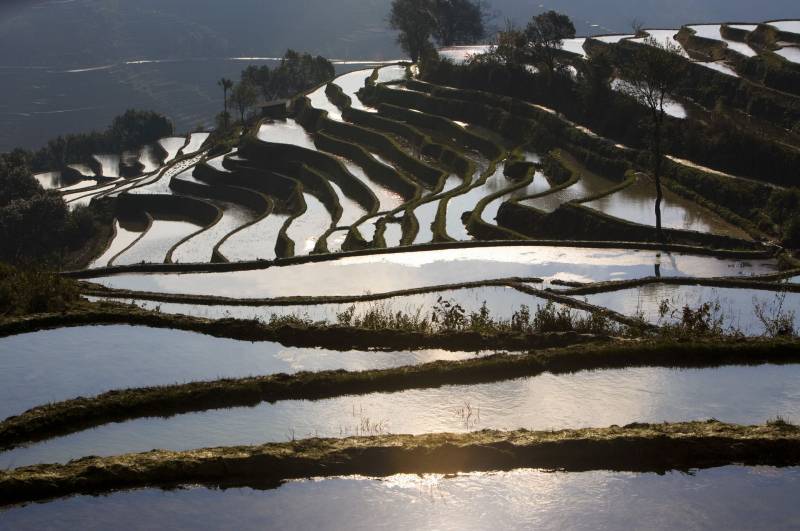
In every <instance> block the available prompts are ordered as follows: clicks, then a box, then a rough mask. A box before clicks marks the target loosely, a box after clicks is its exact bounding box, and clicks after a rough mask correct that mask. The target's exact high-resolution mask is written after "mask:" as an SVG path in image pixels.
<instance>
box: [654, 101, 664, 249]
mask: <svg viewBox="0 0 800 531" xmlns="http://www.w3.org/2000/svg"><path fill="white" fill-rule="evenodd" d="M661 124H662V118H661V117H660V116H659V117H657V118H656V120H655V122H654V124H653V179H654V180H655V183H656V238H658V241H659V242H661V243H664V242H665V241H666V240H665V238H664V231H663V229H662V228H661V202H662V201H663V199H664V193H663V191H662V190H661V162H662V155H661Z"/></svg>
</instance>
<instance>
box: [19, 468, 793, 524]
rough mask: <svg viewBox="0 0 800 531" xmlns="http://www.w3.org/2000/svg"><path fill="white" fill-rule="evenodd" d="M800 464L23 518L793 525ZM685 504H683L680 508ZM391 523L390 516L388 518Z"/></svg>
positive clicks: (84, 508) (69, 508) (190, 497)
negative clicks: (677, 508) (780, 467)
mask: <svg viewBox="0 0 800 531" xmlns="http://www.w3.org/2000/svg"><path fill="white" fill-rule="evenodd" d="M798 488H800V470H798V469H797V468H796V467H794V468H782V469H777V468H767V467H758V468H745V467H739V466H727V467H722V468H714V469H710V470H698V471H695V472H693V473H692V474H684V473H681V472H667V473H666V474H634V473H630V472H606V471H594V472H579V473H578V472H573V473H563V472H546V471H541V470H530V469H521V470H514V471H511V472H499V473H472V474H457V475H455V476H444V475H441V474H426V475H424V476H419V475H413V474H401V475H396V476H390V477H387V478H384V479H372V478H364V477H346V478H330V479H319V478H317V479H311V480H303V481H291V482H288V483H285V484H284V485H282V486H281V487H279V488H277V489H271V490H253V489H250V488H240V489H226V490H218V489H206V488H199V487H193V488H188V489H182V490H173V491H161V490H156V489H145V490H136V491H129V492H118V493H114V494H109V495H105V496H100V497H92V496H76V497H73V498H68V499H62V500H56V501H52V502H49V503H46V504H32V505H28V506H26V507H16V508H13V509H10V510H8V511H7V512H5V513H4V514H3V518H4V519H5V520H6V521H7V522H8V523H9V524H10V526H11V527H12V528H14V529H43V528H56V529H59V527H58V526H59V525H61V527H60V528H61V529H69V528H70V524H71V523H73V522H80V523H81V527H82V528H83V529H87V530H93V529H110V528H115V527H119V526H120V525H122V526H123V527H125V526H127V525H129V524H131V525H133V523H134V522H135V526H137V527H143V528H148V529H150V528H154V529H155V528H163V527H168V528H177V527H181V528H183V527H186V528H194V529H197V528H209V529H241V530H243V531H247V530H256V529H257V530H261V529H263V528H264V523H265V522H269V524H270V526H274V528H276V529H289V530H295V529H297V530H299V529H380V528H385V527H391V528H394V529H440V530H459V531H469V530H478V529H586V530H589V529H591V530H596V529H626V528H630V527H631V522H647V524H646V527H647V528H649V529H659V530H661V529H684V528H693V527H697V526H701V527H705V526H708V527H711V528H716V529H761V528H772V529H777V528H781V529H788V528H791V527H793V526H794V524H795V523H796V522H797V520H798V518H800V510H799V509H798V506H797V503H796V493H797V490H798ZM676 507H680V510H675V508H676ZM389 523H390V525H387V524H389Z"/></svg>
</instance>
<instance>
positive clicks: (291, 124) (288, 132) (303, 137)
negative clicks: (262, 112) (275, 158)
mask: <svg viewBox="0 0 800 531" xmlns="http://www.w3.org/2000/svg"><path fill="white" fill-rule="evenodd" d="M258 139H259V140H263V141H265V142H275V143H278V144H292V145H295V146H300V147H304V148H306V149H311V150H316V149H317V148H316V146H314V142H313V141H312V140H311V137H310V136H308V133H306V131H305V129H303V126H301V125H300V124H298V123H297V122H295V121H294V120H286V121H285V122H283V121H278V122H269V123H265V124H263V125H262V126H261V127H260V128H259V130H258Z"/></svg>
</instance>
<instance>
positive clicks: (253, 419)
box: [0, 354, 800, 467]
mask: <svg viewBox="0 0 800 531" xmlns="http://www.w3.org/2000/svg"><path fill="white" fill-rule="evenodd" d="M467 356H473V355H470V354H467ZM799 378H800V367H798V366H796V365H795V366H791V367H775V366H758V367H724V368H720V369H701V370H672V369H657V368H643V369H624V370H610V371H591V372H579V373H574V374H567V375H552V374H543V375H540V376H536V377H532V378H521V379H517V380H510V381H503V382H498V383H492V384H482V385H465V386H462V385H458V386H446V387H441V388H437V389H411V390H406V391H401V392H393V393H371V394H366V395H362V396H343V397H337V398H332V399H323V400H317V401H305V400H302V401H301V400H285V401H279V402H276V403H274V404H269V403H264V404H259V405H257V406H255V407H245V408H231V409H224V410H209V411H204V412H198V413H189V414H184V415H177V416H174V417H171V418H167V419H159V418H143V419H136V420H131V421H127V422H122V423H115V424H108V425H104V426H100V427H98V428H95V429H93V430H91V431H88V432H79V433H77V434H74V435H68V436H65V437H59V438H55V439H51V440H49V441H46V442H43V443H37V444H33V445H31V446H29V447H26V448H18V449H15V450H11V451H8V452H3V453H0V467H17V466H24V465H25V464H30V463H37V462H42V461H44V460H48V459H49V460H51V461H56V462H66V461H68V460H70V459H74V458H77V457H82V456H86V455H101V456H102V455H106V456H110V455H121V454H127V453H135V452H144V451H148V450H150V449H152V448H162V449H167V450H189V449H192V448H211V447H218V446H241V445H252V444H261V443H264V442H271V441H275V442H282V441H287V440H291V439H292V438H293V437H297V438H301V439H304V438H311V437H333V438H340V437H350V436H354V435H380V434H383V433H397V434H423V433H466V432H470V431H475V430H480V429H502V430H508V429H516V428H517V427H520V426H524V427H526V428H529V429H533V430H549V429H553V428H555V427H558V428H562V429H563V428H573V427H575V428H578V427H590V426H610V425H612V424H616V425H625V424H629V423H631V422H635V421H638V422H656V423H657V422H663V421H676V420H687V419H698V420H704V419H708V418H716V419H719V420H723V421H727V422H735V423H740V424H745V425H747V424H752V423H757V422H760V421H761V419H764V418H769V417H770V416H771V415H775V412H776V411H777V412H778V413H779V414H781V415H782V416H783V417H784V418H787V420H789V421H792V422H799V421H800V415H798V414H797V412H798V411H799V410H798V406H800V402H799V401H800V396H799V395H798V393H797V391H798V386H797V381H798V379H799ZM731 389H736V390H737V402H736V404H733V403H732V402H731V401H729V400H726V398H727V397H728V396H729V393H730V390H731Z"/></svg>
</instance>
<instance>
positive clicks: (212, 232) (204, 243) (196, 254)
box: [172, 201, 256, 264]
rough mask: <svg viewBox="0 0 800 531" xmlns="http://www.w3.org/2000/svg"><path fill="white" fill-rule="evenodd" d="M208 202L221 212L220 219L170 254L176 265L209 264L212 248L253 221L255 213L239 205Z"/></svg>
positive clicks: (224, 202)
mask: <svg viewBox="0 0 800 531" xmlns="http://www.w3.org/2000/svg"><path fill="white" fill-rule="evenodd" d="M210 202H211V203H213V204H214V205H215V206H217V207H218V208H219V209H220V210H222V217H221V218H220V219H219V221H217V222H216V223H215V224H214V225H212V226H211V227H209V228H208V229H206V230H204V231H203V232H201V233H200V234H198V235H197V236H193V237H192V238H191V239H189V240H187V241H186V242H184V243H182V244H181V245H180V246H179V247H177V248H176V249H175V251H174V252H173V253H172V261H173V262H175V263H176V264H177V263H184V264H185V263H191V262H210V261H211V255H212V252H213V250H214V246H215V245H217V244H218V243H219V242H220V241H221V240H222V238H224V237H225V236H227V235H228V234H230V233H231V232H233V231H235V230H236V229H238V228H240V227H241V226H242V225H245V224H247V223H250V222H251V221H253V219H255V216H256V214H255V212H253V211H252V210H250V209H248V208H246V207H244V206H242V205H240V204H237V203H230V202H227V201H210Z"/></svg>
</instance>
